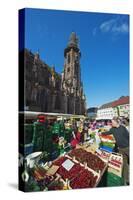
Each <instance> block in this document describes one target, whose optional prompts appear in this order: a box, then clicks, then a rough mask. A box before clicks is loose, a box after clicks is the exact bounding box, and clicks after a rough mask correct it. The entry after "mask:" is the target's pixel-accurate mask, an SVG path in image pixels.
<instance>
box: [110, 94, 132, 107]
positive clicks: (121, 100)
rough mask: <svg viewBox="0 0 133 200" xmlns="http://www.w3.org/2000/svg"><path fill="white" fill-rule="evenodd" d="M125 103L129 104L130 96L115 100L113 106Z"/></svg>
mask: <svg viewBox="0 0 133 200" xmlns="http://www.w3.org/2000/svg"><path fill="white" fill-rule="evenodd" d="M123 104H129V96H126V97H121V98H120V99H118V100H116V101H114V102H113V103H112V107H115V106H119V105H123Z"/></svg>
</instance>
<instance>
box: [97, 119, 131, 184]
mask: <svg viewBox="0 0 133 200" xmlns="http://www.w3.org/2000/svg"><path fill="white" fill-rule="evenodd" d="M101 134H102V135H110V134H113V136H114V138H115V140H116V146H117V149H118V152H119V153H120V154H122V155H123V178H124V182H125V185H129V132H128V130H127V129H126V128H125V126H123V125H121V124H120V120H119V118H118V117H114V118H113V119H112V128H111V129H110V130H109V131H107V132H103V133H101Z"/></svg>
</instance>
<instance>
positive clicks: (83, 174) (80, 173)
mask: <svg viewBox="0 0 133 200" xmlns="http://www.w3.org/2000/svg"><path fill="white" fill-rule="evenodd" d="M66 162H69V164H71V167H70V165H69V168H68V165H67V167H66V166H65V163H66ZM54 165H58V166H59V169H58V171H57V174H59V176H60V177H61V178H62V179H63V180H64V182H65V181H67V180H68V182H69V185H68V189H78V188H90V187H96V185H97V182H98V179H99V174H98V173H96V172H94V171H90V170H89V169H88V167H85V166H84V165H83V164H81V163H79V162H77V161H73V160H72V158H70V157H69V156H67V155H66V156H64V157H60V158H59V159H57V160H56V161H55V162H54Z"/></svg>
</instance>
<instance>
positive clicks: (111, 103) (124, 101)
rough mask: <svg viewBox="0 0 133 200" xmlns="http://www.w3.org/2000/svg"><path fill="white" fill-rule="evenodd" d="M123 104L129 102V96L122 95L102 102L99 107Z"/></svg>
mask: <svg viewBox="0 0 133 200" xmlns="http://www.w3.org/2000/svg"><path fill="white" fill-rule="evenodd" d="M123 104H129V96H122V97H120V98H119V99H118V100H116V101H113V102H109V103H106V104H103V105H102V106H101V107H100V108H99V109H104V108H111V107H115V106H119V105H123Z"/></svg>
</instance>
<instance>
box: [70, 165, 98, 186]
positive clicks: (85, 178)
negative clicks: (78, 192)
mask: <svg viewBox="0 0 133 200" xmlns="http://www.w3.org/2000/svg"><path fill="white" fill-rule="evenodd" d="M97 178H98V177H97V176H94V174H93V173H92V172H90V171H88V170H87V169H84V170H83V171H82V172H80V174H79V175H78V176H76V177H75V178H74V179H73V180H72V181H70V187H71V188H72V189H81V188H92V187H95V184H96V181H97Z"/></svg>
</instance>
